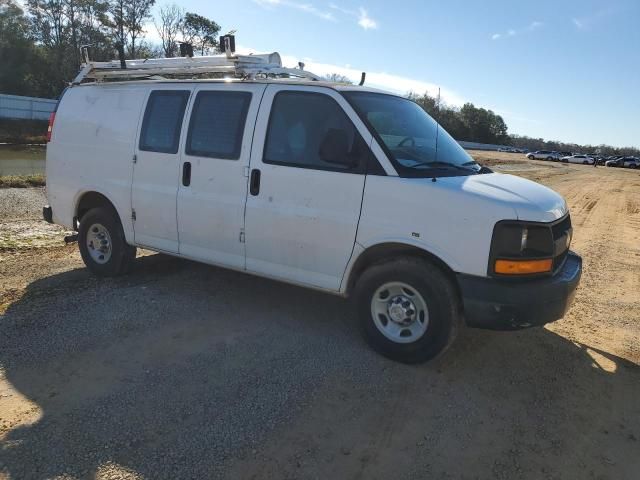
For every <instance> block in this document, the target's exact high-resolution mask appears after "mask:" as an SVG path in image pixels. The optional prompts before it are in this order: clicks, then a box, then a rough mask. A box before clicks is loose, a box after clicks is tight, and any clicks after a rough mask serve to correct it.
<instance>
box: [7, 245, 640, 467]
mask: <svg viewBox="0 0 640 480" xmlns="http://www.w3.org/2000/svg"><path fill="white" fill-rule="evenodd" d="M0 363H1V365H2V367H3V368H4V370H5V375H6V379H7V381H8V382H10V383H11V385H12V387H13V389H15V390H16V391H17V392H19V393H20V394H21V395H23V396H25V397H26V399H28V400H29V401H31V402H33V404H35V405H36V406H37V407H38V410H39V415H40V416H39V418H34V419H33V423H30V424H23V425H16V426H14V427H13V428H12V429H10V430H9V431H8V432H7V433H5V434H4V437H2V438H1V440H0V476H1V472H4V474H6V475H7V476H8V477H9V478H13V479H22V478H51V477H56V476H65V477H71V478H74V477H78V478H94V477H95V476H104V477H108V478H120V476H122V477H127V476H130V477H132V478H133V477H134V476H140V477H144V478H153V479H156V478H215V477H225V478H289V477H290V478H430V477H433V478H509V479H513V478H616V479H622V478H634V475H637V473H638V471H640V455H639V454H638V452H640V406H639V405H640V401H639V400H638V399H639V398H640V369H639V368H638V367H637V366H636V365H634V364H632V363H630V362H627V361H625V360H623V359H621V358H617V357H615V356H613V355H610V354H608V353H607V352H598V351H595V350H591V349H589V348H587V347H586V346H584V345H579V344H575V343H573V342H570V341H568V340H566V339H564V338H562V337H560V336H558V335H556V334H554V333H552V332H551V331H549V330H546V329H537V330H529V331H523V332H509V333H496V332H482V331H473V330H467V331H465V332H463V335H462V336H461V338H460V339H459V341H458V342H457V343H456V344H455V345H454V347H453V349H452V350H451V351H450V352H449V353H448V354H447V355H446V356H444V357H443V358H442V359H440V360H437V361H436V362H433V363H431V364H427V365H421V366H412V367H410V366H405V365H399V364H395V363H392V362H389V361H387V360H385V359H383V358H380V357H378V356H377V355H375V354H374V353H372V352H371V351H370V350H369V349H368V347H367V346H366V345H364V343H363V342H362V341H361V339H360V337H359V334H358V332H357V331H356V329H355V327H354V322H353V321H352V312H351V308H350V306H349V304H348V303H347V302H345V301H344V300H342V299H340V298H337V297H332V296H329V295H324V294H321V293H317V292H313V291H309V290H305V289H300V288H297V287H293V286H288V285H284V284H280V283H276V282H272V281H269V280H264V279H260V278H256V277H251V276H248V275H243V274H239V273H234V272H229V271H224V270H220V269H216V268H213V267H208V266H204V265H198V264H195V263H191V262H187V261H183V260H177V259H171V258H168V257H165V256H162V255H153V256H148V257H143V258H139V259H138V260H137V265H136V270H135V272H134V273H133V274H132V275H130V276H128V277H124V278H118V279H109V280H98V279H95V278H92V277H90V276H89V275H88V273H87V272H86V271H85V270H84V269H78V270H73V271H68V272H65V273H61V274H58V275H54V276H51V277H48V278H44V279H41V280H38V281H35V282H33V283H32V284H31V285H29V287H28V291H27V293H26V295H25V296H24V297H23V298H22V299H21V300H19V301H18V302H16V303H14V304H13V305H12V306H11V307H10V309H9V310H8V312H7V314H6V315H5V316H4V317H2V318H0ZM24 418H25V419H28V417H24ZM635 478H637V477H635Z"/></svg>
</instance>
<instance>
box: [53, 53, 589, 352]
mask: <svg viewBox="0 0 640 480" xmlns="http://www.w3.org/2000/svg"><path fill="white" fill-rule="evenodd" d="M210 58H211V63H210V64H209V65H210V68H209V69H208V70H211V71H215V72H220V71H222V70H224V71H228V68H227V67H228V65H226V66H223V67H224V68H223V67H221V66H220V62H222V63H224V62H228V63H229V62H230V63H231V64H232V65H234V66H235V67H234V68H235V70H234V74H233V76H234V77H242V78H239V79H238V78H234V79H229V78H227V79H223V80H211V79H201V78H200V79H196V80H194V79H193V78H192V77H193V75H190V76H189V75H185V72H187V73H189V72H190V69H189V68H186V67H184V65H186V63H188V62H196V61H198V62H200V63H198V69H197V73H198V75H196V76H197V77H201V76H202V75H201V74H202V72H203V71H205V70H207V65H208V64H207V63H206V62H207V59H206V58H205V57H203V58H200V59H173V60H167V61H166V63H162V62H160V61H158V62H157V63H156V64H155V66H153V65H152V63H145V64H144V65H143V64H142V62H138V63H136V62H137V61H130V62H128V63H127V70H122V69H120V68H117V67H118V66H117V65H114V64H112V63H109V64H100V65H98V64H90V63H89V64H87V65H86V66H85V68H84V69H83V72H84V73H83V74H82V75H80V76H79V79H76V82H75V83H74V84H73V85H72V86H70V87H69V88H68V89H67V90H66V91H65V93H64V95H63V96H62V98H61V101H60V102H59V105H58V108H57V111H56V113H55V116H54V118H52V122H51V125H50V141H49V144H48V147H47V161H46V165H47V196H48V201H49V204H50V205H48V206H46V207H45V208H44V217H45V219H46V220H48V221H50V222H54V223H57V224H60V225H64V226H66V227H68V228H73V229H76V230H77V231H78V244H79V247H80V252H81V254H82V258H83V260H84V262H85V264H86V265H87V267H88V268H89V269H90V270H91V271H92V272H93V273H95V274H96V275H99V276H111V275H118V274H122V273H125V272H128V271H129V269H130V268H131V267H132V265H133V264H134V260H135V256H136V247H138V246H139V247H144V248H147V249H151V250H155V251H158V252H164V253H167V254H170V255H175V256H178V257H184V258H188V259H192V260H197V261H200V262H204V263H209V264H212V265H219V266H223V267H228V268H232V269H236V270H240V271H245V272H248V273H253V274H256V275H262V276H265V277H269V278H273V279H278V280H282V281H286V282H291V283H295V284H297V285H301V286H305V287H310V288H316V289H321V290H324V291H327V292H331V293H334V294H338V295H343V296H350V297H353V298H354V300H355V303H356V305H357V311H358V316H359V322H360V323H361V325H362V328H363V331H364V333H365V337H366V338H367V339H368V341H369V342H370V344H371V345H372V346H373V347H374V348H375V349H376V350H378V351H379V352H381V353H382V354H384V355H387V356H389V357H391V358H394V359H396V360H400V361H404V362H419V361H425V360H428V359H431V358H433V357H434V356H435V355H437V354H438V353H440V352H442V351H443V350H444V349H445V348H446V347H447V346H448V345H449V344H450V343H451V342H452V340H453V338H454V337H455V335H456V332H457V330H458V327H459V326H460V325H461V324H462V323H466V324H467V325H469V326H473V327H482V328H491V329H518V328H524V327H530V326H534V325H543V324H545V323H548V322H551V321H554V320H557V319H559V318H561V317H562V316H563V315H564V314H565V312H566V310H567V308H568V307H569V305H570V304H571V302H572V299H573V297H574V292H575V289H576V287H577V285H578V282H579V279H580V275H581V268H582V267H581V259H580V257H579V256H577V255H576V254H574V253H572V252H570V251H569V245H570V241H571V236H572V228H571V221H570V218H569V212H568V210H567V205H566V203H565V201H564V199H563V198H562V197H561V196H560V195H558V194H557V193H555V192H553V191H552V190H550V189H548V188H546V187H544V186H542V185H539V184H537V183H534V182H531V181H528V180H525V179H523V178H520V177H515V176H511V175H502V174H497V173H492V172H491V171H490V170H488V169H486V168H482V167H480V166H479V165H478V164H477V163H476V162H475V161H474V160H473V159H472V158H471V157H470V156H469V155H468V154H467V153H466V152H465V151H464V150H463V149H462V148H461V147H460V146H459V145H458V143H457V142H456V141H455V140H453V139H452V138H451V137H450V136H449V135H448V134H447V132H445V131H444V130H443V129H442V128H441V127H440V126H439V125H438V124H437V123H436V122H435V121H434V120H433V119H432V118H431V117H429V115H427V114H426V113H425V112H424V111H423V110H422V109H421V108H420V107H419V106H417V105H416V104H415V103H413V102H411V101H410V100H407V99H405V98H403V97H401V96H396V95H392V94H389V93H384V92H380V91H376V90H373V89H369V88H365V87H362V86H351V85H341V84H333V83H325V82H321V81H317V80H315V79H314V78H315V77H313V75H312V74H309V73H308V72H304V73H303V71H302V70H297V69H296V70H295V72H300V76H301V77H302V78H294V77H295V72H293V71H292V70H286V69H282V68H281V65H279V63H278V58H277V57H276V56H275V55H271V56H266V57H265V58H264V59H263V60H264V62H263V63H264V65H262V66H260V65H258V66H255V64H252V65H253V66H251V68H249V67H246V69H245V71H243V74H242V75H239V74H238V72H239V71H240V70H241V67H242V65H241V61H242V60H243V59H242V58H241V57H238V56H233V57H230V56H229V55H228V54H227V56H226V57H223V59H222V60H220V61H218V60H216V61H214V60H215V58H214V57H210ZM216 58H217V57H216ZM225 58H226V60H225ZM252 58H253V59H252V60H251V61H252V62H256V61H257V60H256V59H257V58H258V57H257V56H254V57H252ZM244 60H246V58H245V59H244ZM247 61H248V60H247ZM261 61H262V60H261ZM171 62H175V63H171ZM180 62H182V63H180ZM185 62H186V63H185ZM216 62H217V63H216ZM274 62H275V67H274ZM167 65H170V66H167ZM176 66H177V67H176ZM214 66H215V68H214ZM145 68H148V70H145ZM163 69H166V71H167V72H171V73H175V72H176V71H179V72H181V73H182V74H183V75H182V77H183V78H182V79H176V78H169V75H168V74H167V75H163ZM225 69H226V70H225ZM292 72H293V73H292ZM185 76H187V77H189V78H186V79H185V78H184V77H185ZM283 76H285V77H286V78H282V77H283Z"/></svg>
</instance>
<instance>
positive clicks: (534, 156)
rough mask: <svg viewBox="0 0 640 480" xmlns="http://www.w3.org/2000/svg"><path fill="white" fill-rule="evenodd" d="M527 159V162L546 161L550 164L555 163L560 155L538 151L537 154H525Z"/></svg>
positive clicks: (547, 151)
mask: <svg viewBox="0 0 640 480" xmlns="http://www.w3.org/2000/svg"><path fill="white" fill-rule="evenodd" d="M527 158H528V159H529V160H548V161H550V162H552V161H553V162H557V161H558V160H560V154H559V153H558V152H551V151H549V150H538V151H537V152H529V153H528V154H527Z"/></svg>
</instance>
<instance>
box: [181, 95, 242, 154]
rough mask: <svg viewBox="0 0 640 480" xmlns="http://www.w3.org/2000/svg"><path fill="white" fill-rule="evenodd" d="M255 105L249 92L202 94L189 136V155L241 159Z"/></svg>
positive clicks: (198, 97)
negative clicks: (245, 131) (243, 141)
mask: <svg viewBox="0 0 640 480" xmlns="http://www.w3.org/2000/svg"><path fill="white" fill-rule="evenodd" d="M250 102H251V93H249V92H200V93H198V96H197V97H196V101H195V103H194V105H193V111H192V113H191V122H190V123H189V133H188V135H187V148H186V151H187V154H189V155H196V156H200V157H213V158H224V159H229V160H237V159H238V158H240V148H241V147H242V135H243V133H244V125H245V121H246V119H247V111H248V110H249V103H250Z"/></svg>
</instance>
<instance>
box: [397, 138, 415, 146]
mask: <svg viewBox="0 0 640 480" xmlns="http://www.w3.org/2000/svg"><path fill="white" fill-rule="evenodd" d="M408 141H411V146H412V147H415V146H416V139H415V138H413V137H404V138H403V139H402V141H401V142H400V143H399V144H398V147H404V144H405V142H408Z"/></svg>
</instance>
